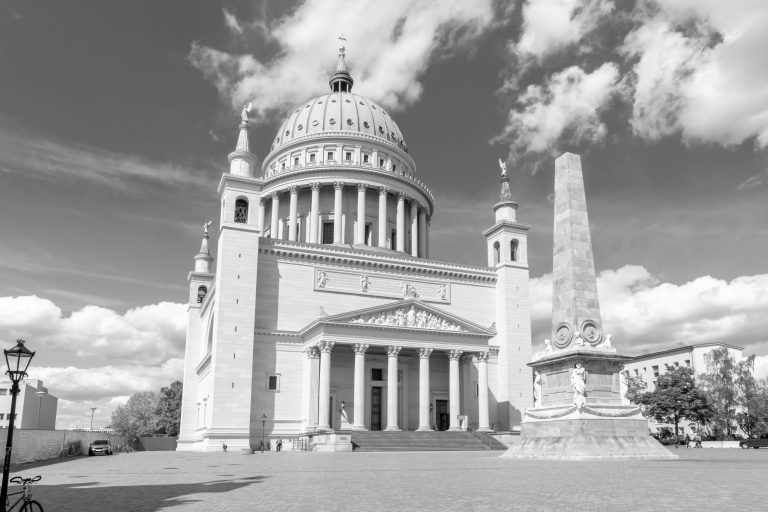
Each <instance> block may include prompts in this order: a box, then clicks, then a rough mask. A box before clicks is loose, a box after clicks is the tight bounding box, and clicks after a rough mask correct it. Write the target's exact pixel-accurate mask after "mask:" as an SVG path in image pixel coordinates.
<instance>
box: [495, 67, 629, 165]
mask: <svg viewBox="0 0 768 512" xmlns="http://www.w3.org/2000/svg"><path fill="white" fill-rule="evenodd" d="M618 88H619V70H618V67H617V66H616V65H615V64H613V63H610V62H608V63H605V64H603V65H602V66H600V67H599V68H597V69H595V70H594V71H592V72H591V73H587V72H585V71H584V70H583V69H581V68H580V67H578V66H571V67H569V68H566V69H564V70H563V71H561V72H559V73H555V74H553V75H552V76H551V77H550V78H549V79H548V80H547V81H546V82H545V83H544V84H542V85H529V86H528V87H527V88H526V90H525V91H524V92H523V93H522V94H520V96H519V97H518V100H517V108H515V109H512V110H511V111H510V112H509V115H508V118H507V123H506V127H505V128H504V131H503V133H502V135H501V136H500V137H499V138H498V139H497V140H509V141H511V151H512V154H513V156H515V155H517V154H520V153H523V152H525V151H529V152H537V153H543V152H551V151H555V150H556V149H557V148H556V147H555V146H556V144H557V143H558V142H559V141H563V142H566V143H568V144H579V143H599V142H600V141H602V140H603V139H604V138H605V133H606V128H605V124H604V123H603V121H602V120H601V117H600V113H601V111H602V110H603V109H604V108H605V107H606V106H607V104H608V102H609V101H610V100H611V98H612V97H613V96H614V95H615V94H616V93H617V92H618Z"/></svg>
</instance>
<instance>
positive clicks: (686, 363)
mask: <svg viewBox="0 0 768 512" xmlns="http://www.w3.org/2000/svg"><path fill="white" fill-rule="evenodd" d="M685 366H687V367H688V368H690V367H691V360H690V359H686V360H685Z"/></svg>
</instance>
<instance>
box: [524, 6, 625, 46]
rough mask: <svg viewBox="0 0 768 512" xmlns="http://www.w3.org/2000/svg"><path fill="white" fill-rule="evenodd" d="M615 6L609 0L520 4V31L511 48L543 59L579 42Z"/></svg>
mask: <svg viewBox="0 0 768 512" xmlns="http://www.w3.org/2000/svg"><path fill="white" fill-rule="evenodd" d="M613 10H614V4H613V2H612V1H610V0H535V1H528V2H526V3H525V5H524V6H523V31H522V34H521V36H520V40H519V41H518V42H517V44H514V45H513V50H514V51H515V52H517V53H519V54H521V55H522V56H531V57H535V58H537V59H542V58H544V57H546V56H547V55H550V54H552V53H553V52H556V51H558V50H562V49H563V48H565V47H567V46H569V45H572V44H575V43H578V42H579V41H580V40H581V39H582V38H583V37H584V36H585V35H586V34H588V33H589V32H591V31H592V30H594V29H595V28H596V27H597V26H598V24H599V22H600V20H601V19H602V18H603V17H604V16H606V15H608V14H610V13H611V12H612V11H613Z"/></svg>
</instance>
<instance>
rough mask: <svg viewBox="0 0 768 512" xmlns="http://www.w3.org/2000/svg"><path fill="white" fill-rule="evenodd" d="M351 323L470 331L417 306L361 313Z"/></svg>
mask: <svg viewBox="0 0 768 512" xmlns="http://www.w3.org/2000/svg"><path fill="white" fill-rule="evenodd" d="M349 323H351V324H367V325H386V326H390V327H413V328H416V329H431V330H437V331H455V332H468V331H467V330H466V329H465V328H463V327H462V326H460V325H459V324H457V323H455V322H452V321H450V320H448V319H446V318H443V317H440V316H438V315H435V314H434V313H429V312H427V311H424V310H423V309H418V308H416V307H415V306H410V307H402V308H398V309H393V310H390V311H381V312H378V313H372V314H369V315H360V316H358V317H356V318H353V319H352V320H350V321H349Z"/></svg>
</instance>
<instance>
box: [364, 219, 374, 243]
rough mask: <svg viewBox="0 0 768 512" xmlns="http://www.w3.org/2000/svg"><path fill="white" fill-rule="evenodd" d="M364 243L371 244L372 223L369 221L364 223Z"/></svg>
mask: <svg viewBox="0 0 768 512" xmlns="http://www.w3.org/2000/svg"><path fill="white" fill-rule="evenodd" d="M365 244H366V245H373V224H371V223H370V222H369V223H367V224H366V225H365Z"/></svg>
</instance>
